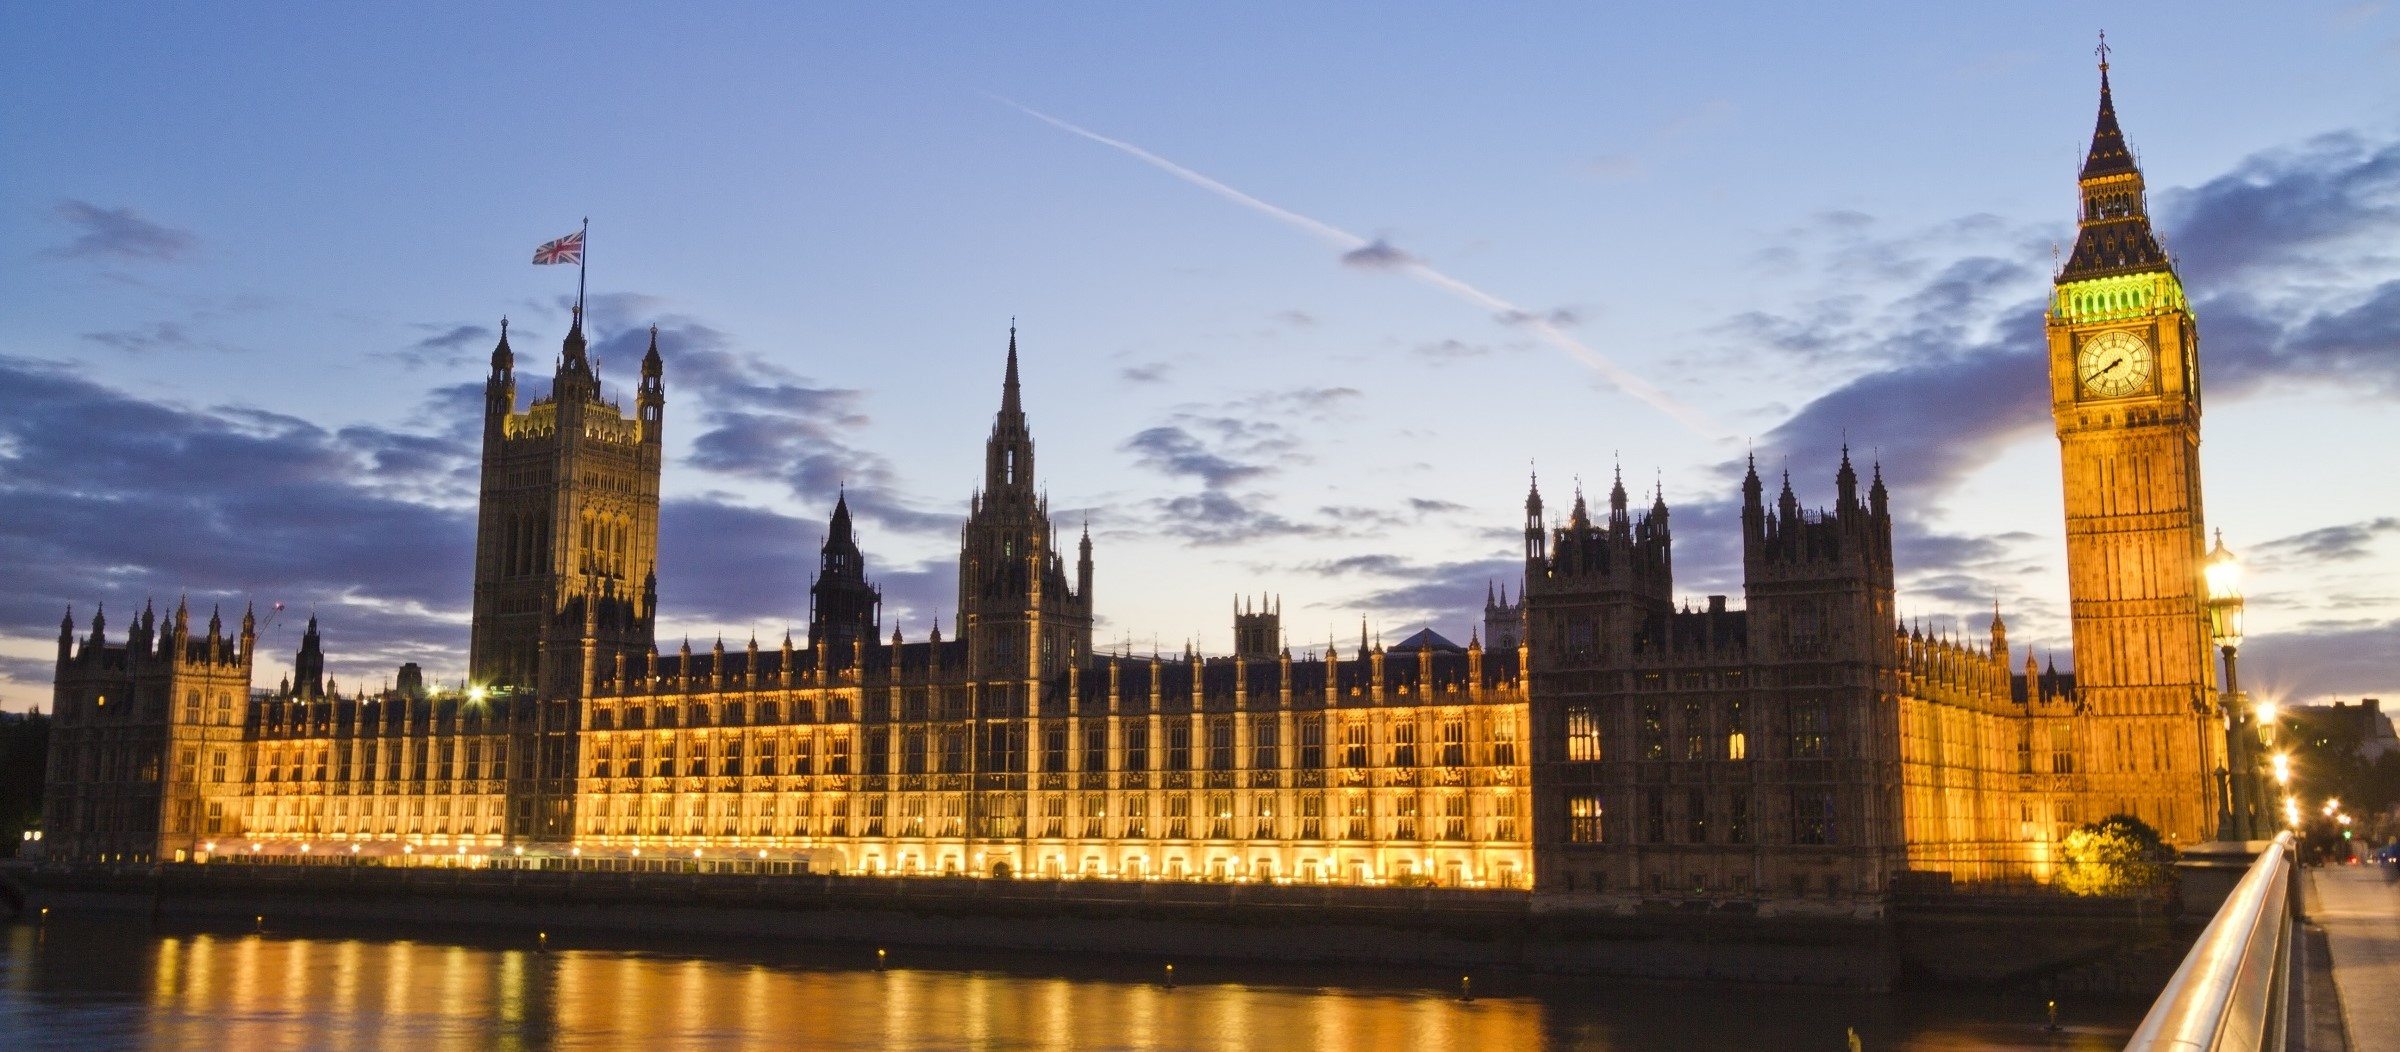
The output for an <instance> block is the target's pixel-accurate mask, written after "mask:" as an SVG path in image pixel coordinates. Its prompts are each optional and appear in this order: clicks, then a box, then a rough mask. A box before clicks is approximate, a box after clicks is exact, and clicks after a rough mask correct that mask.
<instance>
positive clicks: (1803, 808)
mask: <svg viewBox="0 0 2400 1052" xmlns="http://www.w3.org/2000/svg"><path fill="white" fill-rule="evenodd" d="M1834 842H1835V840H1834V828H1833V794H1832V793H1828V792H1824V791H1822V790H1817V789H1794V790H1792V843H1795V844H1831V843H1834Z"/></svg>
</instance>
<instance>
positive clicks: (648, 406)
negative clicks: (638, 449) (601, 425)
mask: <svg viewBox="0 0 2400 1052" xmlns="http://www.w3.org/2000/svg"><path fill="white" fill-rule="evenodd" d="M666 369H667V367H666V363H665V362H664V361H663V360H662V359H660V358H659V356H658V326H656V325H653V326H651V327H650V349H649V350H648V351H647V352H644V353H643V355H642V386H641V389H640V391H639V392H637V394H636V396H635V398H634V403H635V413H636V415H637V416H639V418H640V419H641V423H642V441H643V442H645V443H648V444H651V445H657V444H658V443H659V442H660V441H661V437H660V430H659V422H660V420H662V419H663V418H664V417H665V415H666V409H667V379H666Z"/></svg>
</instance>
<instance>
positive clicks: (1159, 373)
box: [1117, 362, 1175, 384]
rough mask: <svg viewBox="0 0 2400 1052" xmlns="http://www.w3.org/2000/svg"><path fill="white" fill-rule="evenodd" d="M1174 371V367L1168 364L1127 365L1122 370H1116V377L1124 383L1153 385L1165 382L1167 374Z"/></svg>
mask: <svg viewBox="0 0 2400 1052" xmlns="http://www.w3.org/2000/svg"><path fill="white" fill-rule="evenodd" d="M1174 371H1175V366H1174V365H1173V364H1172V363H1169V362H1146V363H1143V364H1141V365H1129V366H1126V367H1125V368H1123V369H1119V370H1117V376H1118V377H1119V378H1121V379H1123V380H1124V381H1125V382H1126V383H1132V384H1155V383H1164V382H1166V379H1167V374H1169V373H1172V372H1174Z"/></svg>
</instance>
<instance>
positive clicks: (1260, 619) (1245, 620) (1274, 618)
mask: <svg viewBox="0 0 2400 1052" xmlns="http://www.w3.org/2000/svg"><path fill="white" fill-rule="evenodd" d="M1282 639H1283V597H1282V596H1275V597H1273V598H1269V597H1267V596H1263V595H1262V596H1259V597H1258V605H1257V606H1256V608H1253V607H1252V606H1251V604H1250V599H1249V597H1248V596H1243V597H1241V598H1238V599H1236V600H1235V601H1234V608H1233V655H1234V656H1235V657H1237V658H1241V659H1243V660H1245V661H1270V660H1273V659H1274V657H1275V652H1276V650H1277V649H1278V648H1279V647H1280V646H1281V642H1280V641H1281V640H1282Z"/></svg>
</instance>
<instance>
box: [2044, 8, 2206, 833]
mask: <svg viewBox="0 0 2400 1052" xmlns="http://www.w3.org/2000/svg"><path fill="white" fill-rule="evenodd" d="M2100 55H2101V62H2100V119H2099V124H2098V126H2097V127H2096V128H2094V129H2093V131H2092V148H2091V153H2090V154H2089V155H2088V157H2087V158H2086V159H2085V161H2084V164H2083V175H2082V178H2081V182H2082V189H2083V194H2082V197H2083V214H2082V217H2081V220H2080V230H2079V231H2078V232H2077V235H2076V238H2075V251H2074V254H2073V255H2072V256H2070V257H2069V258H2068V260H2067V262H2066V265H2065V266H2064V267H2063V268H2061V269H2060V271H2059V273H2058V277H2057V281H2056V285H2057V288H2056V292H2055V294H2054V295H2053V296H2052V298H2051V303H2050V310H2049V318H2048V330H2049V337H2050V406H2051V412H2052V415H2053V417H2054V418H2055V420H2056V421H2057V424H2058V442H2059V459H2060V464H2061V468H2062V474H2063V477H2064V482H2065V486H2066V512H2067V587H2068V592H2069V594H2070V596H2071V599H2072V605H2073V615H2074V633H2075V674H2076V694H2077V697H2078V698H2079V700H2080V701H2081V702H2082V704H2083V706H2084V712H2085V714H2086V716H2085V718H2086V719H2087V720H2089V724H2088V725H2087V727H2086V728H2085V730H2086V732H2087V733H2086V734H2085V735H2084V736H2083V737H2084V740H2085V742H2086V743H2087V745H2088V748H2087V751H2086V753H2085V771H2084V772H2083V773H2084V774H2085V785H2086V786H2087V790H2086V792H2085V794H2084V795H2083V798H2082V799H2081V800H2080V801H2078V811H2079V812H2080V813H2079V814H2078V815H2077V816H2076V817H2077V820H2079V821H2091V820H2093V819H2096V818H2099V817H2101V816H2102V815H2106V814H2110V813H2117V812H2123V813H2127V814H2132V815H2135V816H2137V817H2139V818H2141V819H2142V820H2144V821H2146V822H2149V823H2150V824H2152V825H2153V826H2156V827H2157V828H2158V829H2159V831H2160V832H2161V833H2163V834H2165V835H2167V836H2168V837H2170V838H2173V839H2175V840H2179V841H2181V842H2183V843H2187V844H2188V843H2193V842H2196V841H2201V840H2206V839H2209V837H2210V835H2211V833H2212V831H2213V828H2214V825H2215V812H2216V807H2215V804H2214V802H2213V801H2214V794H2215V792H2216V790H2215V788H2214V774H2213V772H2214V770H2215V768H2216V766H2217V764H2218V757H2219V755H2220V754H2221V752H2222V747H2221V744H2220V743H2219V742H2218V741H2217V739H2218V737H2219V735H2217V734H2216V733H2214V722H2213V719H2212V717H2211V715H2210V713H2211V711H2212V709H2213V705H2212V702H2211V701H2210V697H2211V693H2212V692H2211V689H2210V684H2211V682H2212V680H2213V678H2214V677H2213V675H2212V671H2211V668H2210V665H2209V644H2208V638H2207V623H2206V620H2205V616H2204V614H2203V611H2202V608H2201V604H2200V594H2199V582H2200V565H2201V559H2202V553H2203V552H2204V550H2205V548H2206V545H2205V541H2204V538H2203V536H2202V534H2203V528H2202V522H2201V510H2200V365H2199V349H2200V345H2199V333H2198V330H2197V329H2196V328H2195V326H2194V324H2193V319H2192V312H2191V307H2190V305H2189V304H2188V303H2186V302H2185V300H2184V294H2183V285H2182V283H2181V282H2179V281H2178V280H2176V277H2175V268H2174V265H2173V263H2172V262H2171V261H2170V260H2169V259H2168V258H2167V254H2166V252H2165V251H2164V250H2163V249H2161V248H2160V247H2159V244H2158V239H2157V238H2156V237H2155V236H2154V235H2153V234H2152V233H2151V230H2150V217H2149V214H2148V211H2147V202H2146V200H2145V195H2144V191H2143V186H2142V173H2141V169H2140V168H2139V167H2137V166H2136V165H2135V164H2134V159H2133V155H2132V153H2131V152H2129V151H2128V150H2127V149H2126V148H2125V136H2124V133H2123V132H2122V131H2121V130H2119V129H2118V127H2117V111H2116V105H2115V103H2114V101H2113V100H2112V99H2111V98H2110V96H2109V85H2108V61H2107V59H2108V52H2107V46H2106V44H2105V43H2104V44H2103V45H2102V47H2101V52H2100Z"/></svg>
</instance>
